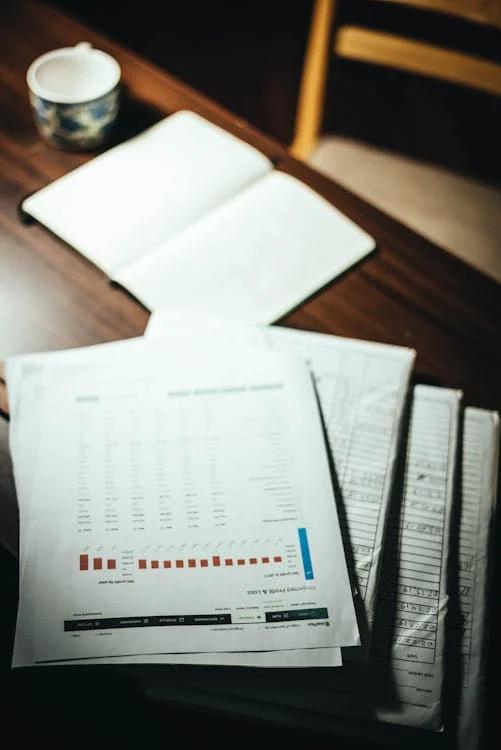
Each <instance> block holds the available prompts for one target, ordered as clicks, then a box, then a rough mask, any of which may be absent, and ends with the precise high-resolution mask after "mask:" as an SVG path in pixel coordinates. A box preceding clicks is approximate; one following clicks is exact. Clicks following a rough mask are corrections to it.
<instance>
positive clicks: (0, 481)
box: [0, 0, 501, 622]
mask: <svg viewBox="0 0 501 750" xmlns="http://www.w3.org/2000/svg"><path fill="white" fill-rule="evenodd" d="M80 41H89V42H91V43H92V44H93V45H95V46H96V47H99V48H101V49H104V50H106V51H107V52H109V53H111V54H112V55H113V56H114V57H116V58H117V60H118V61H119V63H120V65H121V67H122V72H123V82H124V86H125V96H124V104H123V110H122V113H121V116H120V121H119V125H118V127H117V132H116V136H115V140H116V142H118V141H120V140H123V139H124V138H126V137H129V136H130V135H132V134H134V133H136V132H139V131H140V130H142V129H144V128H145V127H146V126H148V125H149V124H153V123H154V122H156V121H158V120H159V119H161V118H162V117H164V116H166V115H168V114H170V113H172V112H174V111H176V110H178V109H183V108H187V109H191V110H194V111H196V112H198V113H200V114H201V115H203V116H204V117H207V118H208V119H210V120H212V121H213V122H215V123H217V124H218V125H221V126H223V127H224V128H226V129H227V130H229V131H231V132H232V133H234V134H235V135H237V136H239V137H240V138H243V139H244V140H247V141H248V142H249V143H251V144H253V145H254V146H256V147H257V148H259V149H260V150H261V151H263V152H264V153H265V154H266V155H267V156H269V157H271V158H272V159H273V160H274V162H275V164H276V165H277V168H279V169H281V170H283V171H285V172H288V173H289V174H292V175H295V176H296V177H298V178H300V179H302V180H303V181H304V182H305V183H307V184H308V185H310V186H311V187H312V188H314V189H315V190H317V191H318V192H319V193H321V194H322V195H323V196H324V197H325V198H327V199H328V200H329V201H331V202H332V203H333V204H334V205H335V206H336V207H337V208H339V209H340V210H341V211H343V212H344V213H345V214H347V215H348V216H349V217H350V218H352V219H353V220H354V221H356V222H357V223H358V224H360V226H362V227H363V228H364V229H366V230H367V231H368V232H369V233H370V234H372V235H373V236H374V237H375V239H376V241H377V250H376V252H375V253H374V254H373V255H372V256H371V257H369V258H368V259H367V260H365V261H363V262H362V263H361V264H359V265H358V266H357V267H356V268H355V269H352V270H351V271H349V272H347V273H346V274H345V275H344V276H343V277H341V278H338V279H336V280H335V281H334V282H333V283H332V284H330V285H329V286H328V287H327V288H325V289H324V290H322V291H321V292H319V293H318V294H317V295H315V296H314V297H313V298H312V299H310V300H308V301H307V302H306V303H305V304H303V305H302V306H301V307H300V308H299V309H297V310H296V311H295V312H293V313H292V314H291V315H289V316H287V317H286V318H284V319H283V320H282V321H281V322H282V323H284V324H286V325H291V326H294V327H298V328H305V329H309V330H317V331H324V332H328V333H335V334H340V335H343V336H351V337H357V338H364V339H372V340H375V341H381V342H385V343H390V344H400V345H404V346H410V347H414V348H415V349H416V351H417V362H416V375H415V379H416V381H418V382H428V383H433V384H438V385H442V386H448V387H452V388H458V389H461V390H462V391H463V393H464V401H465V403H466V404H468V405H475V406H481V407H486V408H490V409H500V408H501V361H500V353H499V350H500V347H499V324H500V320H501V295H500V288H499V286H498V285H497V284H496V283H495V282H493V281H491V280H489V279H488V278H487V277H485V276H483V275H482V274H481V273H479V272H477V271H475V270H473V269H472V268H470V267H469V266H467V265H465V264H464V263H463V262H461V261H459V260H456V259H455V258H453V257H452V256H451V255H449V254H447V253H446V252H444V251H442V250H441V249H439V248H437V247H435V246H434V245H432V244H431V243H430V242H428V241H426V240H425V239H423V238H422V237H420V236H418V235H417V234H415V233H414V232H412V231H411V230H409V229H407V228H406V227H404V226H402V225H401V224H399V223H398V222H397V221H394V220H393V219H391V218H389V217H388V216H386V215H385V214H383V213H381V212H380V211H378V210H377V209H375V208H373V207H371V206H370V205H368V204H367V203H365V202H364V201H363V200H361V199H360V198H358V197H356V196H354V195H353V194H351V193H349V192H347V191H346V190H344V189H343V188H341V187H340V186H339V185H337V184H335V183H334V182H332V181H330V180H329V179H327V178H325V177H323V176H321V175H320V174H318V173H316V172H315V171H313V170H312V169H310V168H309V167H307V166H306V165H304V164H302V163H300V162H298V161H296V160H295V159H293V158H292V157H291V156H290V155H289V154H288V152H287V150H286V149H285V148H284V147H283V146H282V145H280V144H279V143H277V142H275V141H273V140H272V139H270V138H268V137H266V136H265V135H263V134H262V133H259V132H258V131H257V130H255V129H254V128H253V127H252V126H251V125H249V124H248V123H247V122H244V121H242V120H241V119H239V118H238V117H236V116H234V115H232V114H231V113H230V112H228V111H226V110H224V109H222V108H221V107H220V106H218V105H217V104H216V103H214V102H212V101H210V100H208V99H207V98H205V97H204V96H203V95H201V94H199V93H198V92H195V91H193V90H192V89H191V88H189V87H188V86H186V85H184V84H183V83H181V82H180V81H178V80H176V79H174V78H172V77H171V76H169V75H168V74H167V73H165V72H164V71H161V70H160V69H158V68H156V67H155V66H153V65H151V64H150V63H148V62H147V61H146V60H145V59H142V58H140V57H138V56H137V55H134V54H132V53H131V52H128V51H127V50H125V49H124V48H123V47H121V46H119V45H117V44H115V43H113V42H111V41H110V40H108V39H105V38H103V37H102V36H101V35H99V34H97V33H95V32H93V31H91V30H90V29H88V28H85V27H83V26H82V25H80V24H79V23H76V22H75V21H73V20H70V19H69V18H67V17H65V16H63V15H61V14H60V13H59V12H58V11H56V10H54V9H53V8H51V7H50V6H47V5H44V4H42V3H35V2H9V1H8V0H7V1H6V0H4V1H3V2H2V3H0V300H1V310H0V359H3V358H5V357H7V356H9V355H13V354H19V353H23V352H32V351H47V350H52V349H60V348H65V347H74V346H80V345H86V344H94V343H98V342H104V341H111V340H114V339H120V338H126V337H131V336H135V335H138V334H141V333H142V332H143V330H144V327H145V324H146V322H147V319H148V316H149V313H148V311H147V310H145V309H144V308H143V307H142V306H141V305H140V304H138V303H137V302H136V301H135V300H134V299H133V298H132V297H131V296H129V295H128V294H127V293H125V292H124V291H123V290H121V289H119V288H117V287H113V286H111V285H110V283H109V281H108V279H107V278H106V277H105V276H104V275H103V274H102V273H101V272H100V271H99V270H97V269H96V268H95V267H94V266H92V265H91V264H90V263H89V262H87V261H85V260H84V259H83V258H82V257H81V256H79V255H78V253H76V252H74V251H73V250H71V249H70V248H69V247H68V246H66V245H65V244H64V243H63V242H61V241H60V240H59V239H57V238H56V237H53V236H51V235H50V234H49V232H47V231H46V230H45V229H44V228H42V227H41V226H38V225H36V224H34V225H31V226H29V225H26V224H23V223H22V222H21V221H20V218H19V216H18V206H19V203H20V201H21V200H22V199H23V197H25V196H26V195H27V194H29V193H31V192H33V191H35V190H37V189H38V188H40V187H42V186H44V185H46V184H47V183H48V182H50V181H51V180H54V179H55V178H57V177H60V176H61V175H63V174H65V173H66V172H68V171H69V170H71V169H72V168H74V167H76V166H78V165H80V164H82V163H83V162H85V161H86V160H87V159H89V158H91V157H92V156H93V154H73V153H65V152H62V151H58V150H55V149H54V148H51V147H50V146H48V145H46V144H45V143H44V142H43V141H42V140H41V139H40V138H39V136H38V134H37V132H36V130H35V127H34V124H33V122H32V118H31V112H30V107H29V103H28V98H27V93H26V84H25V74H26V69H27V67H28V65H29V63H30V62H31V61H32V60H33V59H34V58H35V57H37V56H38V55H40V54H42V53H43V52H45V51H47V50H49V49H53V48H56V47H61V46H69V45H74V44H76V43H77V42H80ZM500 252H501V248H500ZM0 385H1V384H0ZM5 408H6V407H5V402H4V406H3V409H4V411H5ZM0 492H1V502H0V540H1V541H3V542H4V544H5V545H7V546H8V547H9V548H10V549H11V550H13V551H15V548H16V543H17V516H16V505H15V499H14V491H13V485H12V479H11V476H10V468H9V459H8V449H7V423H6V421H5V420H0ZM498 580H499V578H498ZM498 622H499V621H498Z"/></svg>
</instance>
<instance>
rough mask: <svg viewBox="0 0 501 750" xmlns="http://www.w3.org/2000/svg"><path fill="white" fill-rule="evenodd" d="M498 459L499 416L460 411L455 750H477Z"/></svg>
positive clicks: (454, 602) (453, 657)
mask: <svg viewBox="0 0 501 750" xmlns="http://www.w3.org/2000/svg"><path fill="white" fill-rule="evenodd" d="M498 455H499V415H498V414H497V413H495V412H489V411H484V410H483V409H474V408H467V409H465V418H464V430H463V468H462V485H461V490H462V492H461V508H460V520H459V548H458V562H459V565H458V568H459V570H458V576H457V580H456V588H455V591H453V592H452V595H451V596H452V606H453V607H454V606H457V608H458V609H457V610H454V611H455V614H456V613H457V614H458V615H459V618H458V619H459V621H458V623H457V626H456V627H455V628H453V629H452V632H451V636H454V635H456V638H454V640H453V643H452V650H451V651H452V653H451V660H452V663H453V664H455V663H456V669H454V670H453V675H452V677H451V682H452V685H451V688H452V689H454V688H457V686H458V685H459V686H460V689H459V694H458V701H459V707H458V708H457V707H456V705H454V703H453V706H452V711H451V715H450V716H449V715H448V716H447V719H448V721H449V724H450V725H451V726H452V733H453V734H454V735H455V740H456V742H457V746H458V747H459V748H461V750H477V748H479V747H480V743H481V728H482V726H483V725H484V721H483V715H482V710H483V705H484V687H485V679H486V674H485V670H486V668H487V664H486V662H487V635H486V634H487V627H486V626H487V623H486V608H487V601H488V599H487V597H488V593H489V592H488V588H489V587H488V580H489V571H488V563H489V559H490V558H491V557H492V552H493V550H492V548H491V543H492V534H493V524H494V511H495V504H496V494H497V467H498ZM454 594H455V596H454ZM458 657H459V660H458ZM457 660H458V661H457ZM446 726H447V724H446Z"/></svg>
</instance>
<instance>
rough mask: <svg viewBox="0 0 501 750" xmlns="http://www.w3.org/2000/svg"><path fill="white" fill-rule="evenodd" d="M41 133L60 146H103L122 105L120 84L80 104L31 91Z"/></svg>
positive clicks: (81, 147)
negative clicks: (66, 102) (62, 101)
mask: <svg viewBox="0 0 501 750" xmlns="http://www.w3.org/2000/svg"><path fill="white" fill-rule="evenodd" d="M29 95H30V101H31V105H32V107H33V112H34V116H35V122H36V124H37V127H38V129H39V131H40V133H41V134H42V135H43V137H44V138H46V139H47V140H48V141H49V142H50V143H52V144H53V145H54V146H56V147H58V148H64V149H74V150H80V149H82V150H85V149H93V148H97V147H98V146H101V145H102V144H103V143H104V142H105V141H106V140H107V139H108V136H109V134H110V131H111V129H112V127H113V123H114V122H115V119H116V116H117V113H118V109H119V104H120V87H119V86H116V87H115V88H114V89H113V90H112V91H109V92H108V93H107V94H104V96H101V97H99V98H98V99H94V100H92V101H89V102H81V103H78V104H60V103H56V102H49V101H47V100H45V99H42V98H41V97H39V96H37V95H36V94H34V93H33V92H32V91H30V92H29Z"/></svg>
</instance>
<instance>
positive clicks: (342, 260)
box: [23, 111, 374, 323]
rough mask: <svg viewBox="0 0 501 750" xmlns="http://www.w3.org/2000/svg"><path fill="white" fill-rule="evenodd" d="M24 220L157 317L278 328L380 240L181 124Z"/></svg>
mask: <svg viewBox="0 0 501 750" xmlns="http://www.w3.org/2000/svg"><path fill="white" fill-rule="evenodd" d="M23 210H24V211H25V212H26V213H28V214H30V215H31V216H33V217H34V218H35V219H37V220H38V221H39V222H41V223H42V224H44V225H45V226H46V227H48V228H49V229H50V230H51V231H52V232H54V233H55V234H56V235H58V236H59V237H61V238H62V239H63V240H65V241H66V242H67V243H68V244H70V245H72V246H73V247H74V248H75V249H76V250H78V251H79V252H80V253H82V255H84V256H85V257H87V258H88V259H89V260H91V261H92V262H93V263H94V264H95V265H97V266H98V267H99V268H101V269H102V270H103V271H104V272H105V273H106V274H107V275H108V276H110V277H111V278H112V279H113V280H114V281H117V282H118V283H120V284H121V285H122V286H124V287H125V288H126V289H128V290H129V291H130V292H132V294H134V295H135V296H136V297H137V298H138V299H139V300H140V301H141V302H142V303H143V304H145V305H146V306H147V307H149V308H150V309H152V310H155V309H159V308H169V309H171V310H177V311H179V310H186V311H190V312H195V313H196V312H199V311H201V310H203V312H204V313H208V314H211V315H214V316H219V317H231V318H237V319H244V320H247V321H252V322H263V323H269V322H272V321H273V320H276V319H277V318H279V317H281V316H282V315H284V314H285V313H286V312H288V311H289V310H291V309H292V308H293V307H295V306H296V305H298V304H299V303H300V302H301V301H303V300H304V299H305V298H307V297H309V296H310V295H311V294H313V293H314V292H315V291H317V290H318V289H319V288H320V287H322V286H323V285H325V284H326V283H328V282H329V281H331V280H332V279H333V278H334V277H335V276H337V275H339V274H340V273H342V272H343V271H345V270H346V269H347V268H349V267H350V266H351V265H353V264H354V263H356V262H357V261H359V260H360V259H361V258H363V257H364V256H365V255H367V253H369V252H370V251H371V250H373V249H374V240H373V239H372V238H371V237H370V236H369V235H368V234H366V233H365V232H364V231H363V230H361V229H360V228H359V227H357V226H356V225H355V224H354V223H353V222H352V221H350V220H349V219H347V218H346V217H345V216H343V215H342V214H341V213H340V212H339V211H337V210H336V209H335V208H334V207H333V206H331V205H330V204H329V203H328V202H327V201H325V200H324V199H323V198H321V197H320V196H319V195H318V194H317V193H315V192H314V191H313V190H311V189H310V188H308V187H306V186H305V185H304V184H303V183H301V182H300V181H299V180H296V179H295V178H293V177H291V176H289V175H286V174H284V173H282V172H279V171H276V170H274V168H273V164H272V163H271V161H270V160H269V159H267V158H266V157H265V156H264V154H262V153H261V152H259V151H258V150H256V149H255V148H253V147H252V146H250V145H249V144H247V143H245V142H244V141H241V140H240V139H238V138H236V137H235V136H233V135H231V134H229V133H227V132H226V131H224V130H222V129H221V128H219V127H217V126H215V125H213V124H212V123H210V122H208V121H207V120H205V119H203V118H202V117H200V116H199V115H196V114H194V113H193V112H187V111H182V112H178V113H176V114H174V115H172V116H170V117H168V118H166V119H165V120H163V121H161V122H159V123H158V124H157V125H154V126H153V127H152V128H150V129H149V130H146V131H145V132H143V133H142V134H140V135H139V136H136V137H135V138H133V139H131V140H130V141H127V142H125V143H123V144H121V145H120V146H117V147H115V148H113V149H111V150H109V151H107V152H106V153H105V154H103V155H102V156H99V157H97V158H95V159H93V160H92V161H90V162H88V163H87V164H85V165H83V166H82V167H79V168H78V169H75V170H74V171H73V172H70V173H69V174H67V175H65V176H64V177H62V178H61V179H59V180H56V181H55V182H54V183H52V184H51V185H48V186H47V187H45V188H43V189H42V190H40V191H38V192H37V193H35V194H34V195H32V196H30V197H29V198H27V199H26V200H25V201H24V203H23Z"/></svg>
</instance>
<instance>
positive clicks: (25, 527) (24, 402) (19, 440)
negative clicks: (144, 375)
mask: <svg viewBox="0 0 501 750" xmlns="http://www.w3.org/2000/svg"><path fill="white" fill-rule="evenodd" d="M158 356H159V353H158V350H157V348H156V347H155V346H153V347H149V348H148V347H147V346H145V341H144V339H134V340H128V341H119V342H113V343H111V344H100V345H96V346H91V347H82V348H79V349H74V350H65V351H61V352H51V353H45V354H35V355H25V356H21V357H14V358H11V359H10V360H9V363H8V384H9V399H10V411H11V422H10V445H11V454H12V458H13V466H14V473H15V478H16V489H17V496H18V503H19V512H20V528H21V533H20V540H19V541H20V544H19V553H20V555H19V556H20V561H19V562H20V581H19V585H20V601H19V608H18V621H17V628H16V637H15V643H14V653H13V665H14V666H26V665H30V664H33V659H34V655H33V633H34V605H33V599H34V595H33V592H32V591H31V589H32V588H33V585H32V584H33V581H34V575H33V572H34V571H35V570H36V538H33V528H32V526H33V525H32V524H30V507H31V502H30V494H31V493H30V490H31V485H32V480H33V473H32V466H33V462H34V456H35V455H36V450H37V445H38V433H39V428H40V407H41V404H42V401H43V398H42V394H43V391H44V387H45V382H46V380H47V378H48V379H49V382H50V378H51V373H52V372H53V370H52V367H53V366H54V365H55V364H59V365H65V366H78V367H82V366H89V365H90V364H93V365H95V364H98V363H99V364H114V365H117V364H119V363H120V364H121V366H122V367H129V366H130V364H131V362H132V361H136V360H137V358H138V357H139V358H140V359H141V360H143V361H145V360H148V361H150V362H151V363H152V365H153V366H156V362H157V360H158ZM162 359H163V358H162ZM47 366H49V367H47ZM26 569H27V570H26ZM91 661H95V662H96V663H101V662H102V660H101V659H96V660H90V659H86V660H84V662H83V663H85V664H89V663H90V662H91ZM106 661H107V662H116V663H131V664H138V663H139V664H142V663H147V662H155V663H165V664H190V663H197V664H225V665H230V666H232V665H234V666H250V667H252V666H254V667H312V666H331V667H336V666H341V665H342V659H341V651H340V649H339V648H308V649H298V650H289V651H263V652H259V651H252V652H248V653H245V652H242V651H238V652H234V653H222V652H219V653H215V654H210V653H204V654H163V653H162V654H153V655H152V654H142V655H140V656H130V655H129V656H121V657H107V658H106ZM77 662H78V660H73V661H72V664H75V663H77ZM56 663H65V662H56Z"/></svg>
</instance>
